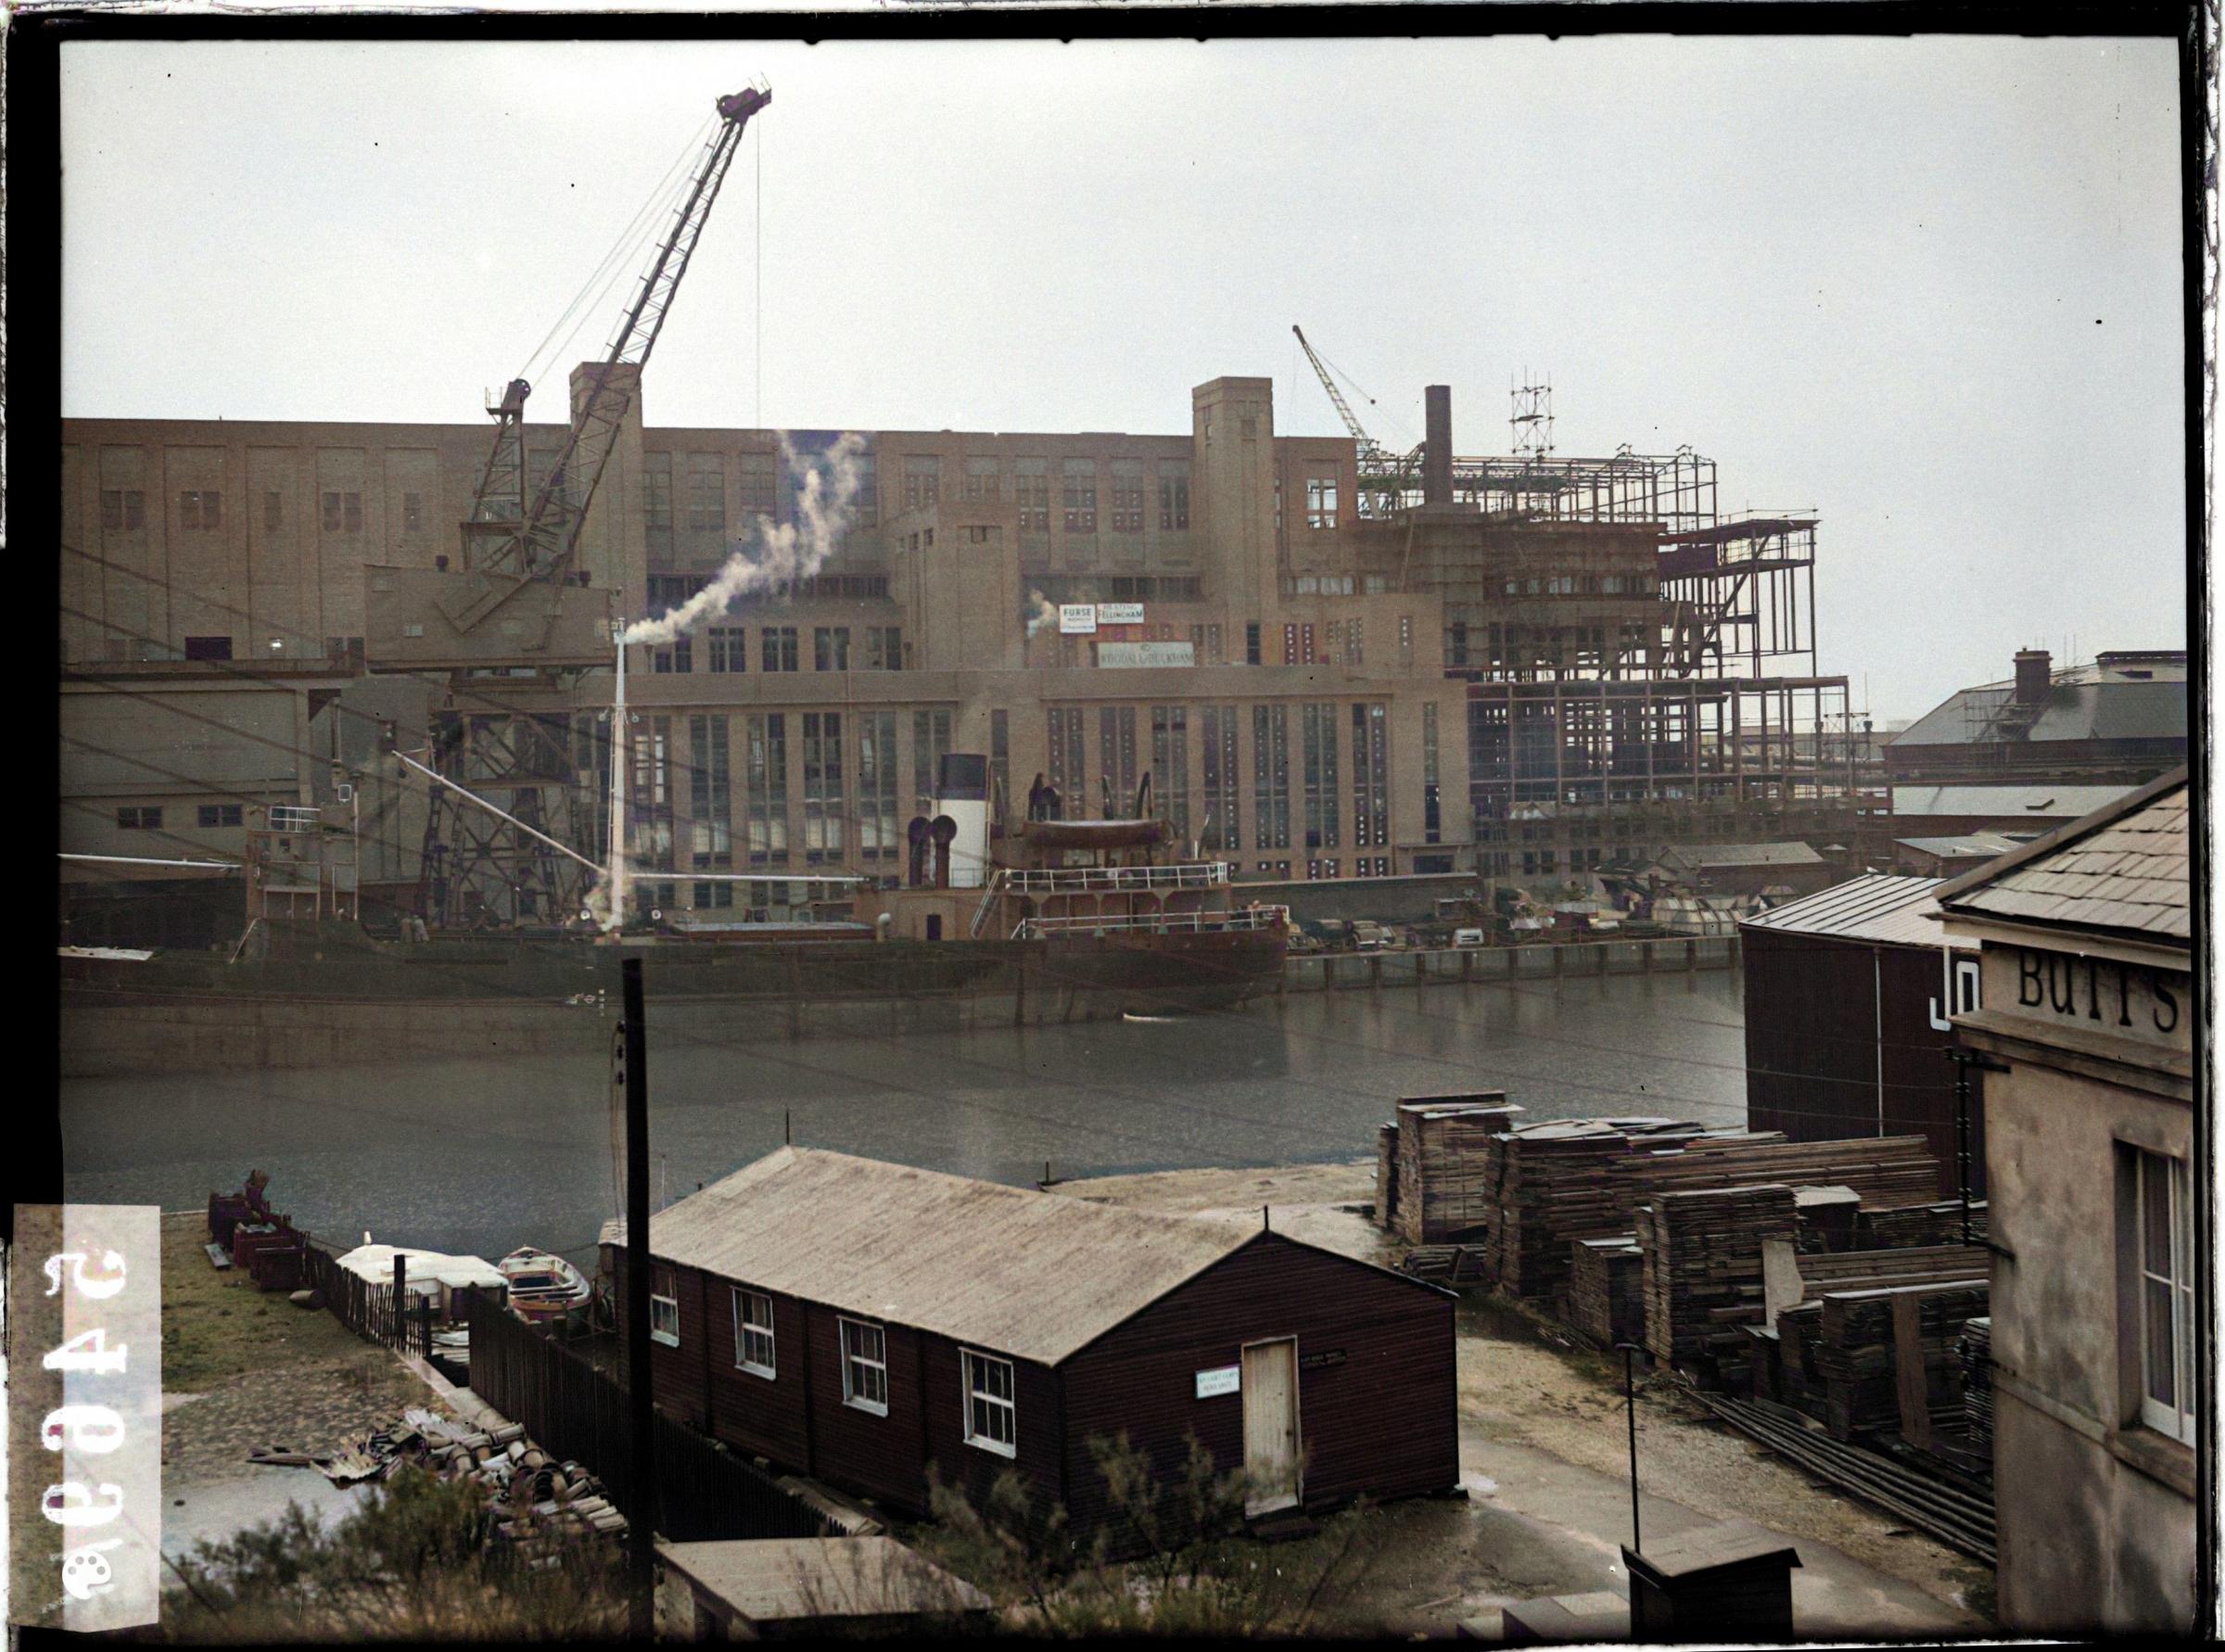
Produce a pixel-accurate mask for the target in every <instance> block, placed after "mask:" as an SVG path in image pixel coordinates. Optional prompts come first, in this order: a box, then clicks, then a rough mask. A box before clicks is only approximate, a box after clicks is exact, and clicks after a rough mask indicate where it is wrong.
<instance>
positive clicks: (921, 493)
mask: <svg viewBox="0 0 2225 1652" xmlns="http://www.w3.org/2000/svg"><path fill="white" fill-rule="evenodd" d="M942 490H943V462H942V459H941V458H940V457H939V456H938V455H936V454H934V453H907V454H906V455H905V456H904V508H905V509H906V510H908V511H916V510H919V509H922V507H924V506H927V505H932V504H934V503H935V502H937V501H938V500H939V499H940V498H941V496H942Z"/></svg>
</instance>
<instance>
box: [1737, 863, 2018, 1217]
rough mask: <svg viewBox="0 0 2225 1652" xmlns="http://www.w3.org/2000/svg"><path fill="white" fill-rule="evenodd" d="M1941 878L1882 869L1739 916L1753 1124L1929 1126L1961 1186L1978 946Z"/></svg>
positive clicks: (1973, 1137) (1881, 1131)
mask: <svg viewBox="0 0 2225 1652" xmlns="http://www.w3.org/2000/svg"><path fill="white" fill-rule="evenodd" d="M1938 887H1939V880H1938V879H1936V878H1903V877H1888V876H1885V875H1882V874H1872V875H1870V876H1867V877H1861V878H1856V879H1853V880H1852V881H1850V882H1849V883H1841V884H1839V885H1837V887H1836V888H1832V889H1826V890H1825V891H1824V892H1823V893H1822V894H1820V895H1812V896H1808V897H1807V898H1806V899H1804V900H1796V901H1793V902H1791V903H1790V904H1788V905H1786V906H1782V907H1777V908H1774V909H1772V910H1770V911H1768V912H1764V913H1762V914H1761V916H1759V917H1755V918H1749V919H1748V920H1747V921H1745V922H1744V923H1742V924H1740V925H1739V935H1740V940H1741V943H1742V945H1743V947H1744V948H1745V954H1746V957H1745V963H1746V970H1745V974H1746V1065H1747V1077H1746V1121H1747V1124H1748V1126H1749V1127H1750V1128H1753V1129H1756V1130H1782V1131H1783V1132H1784V1133H1785V1134H1786V1136H1787V1137H1791V1138H1792V1139H1793V1140H1795V1141H1832V1140H1837V1139H1839V1138H1842V1137H1862V1136H1870V1137H1879V1136H1907V1135H1921V1136H1922V1137H1924V1139H1925V1142H1926V1145H1927V1146H1929V1148H1930V1149H1931V1151H1932V1153H1933V1156H1934V1157H1936V1158H1937V1159H1938V1160H1939V1197H1940V1198H1941V1199H1951V1198H1953V1197H1954V1196H1955V1195H1956V1193H1957V1192H1958V1191H1959V1187H1958V1183H1957V1181H1956V1175H1957V1170H1956V1162H1955V1146H1956V1143H1955V1111H1956V1103H1955V1091H1954V1078H1955V1074H1954V1067H1953V1064H1952V1062H1951V1061H1948V1059H1947V1048H1948V1046H1950V1045H1951V1044H1953V1043H1954V1042H1955V1035H1954V1030H1953V1028H1952V1026H1950V1025H1949V1023H1948V1020H1947V1018H1948V1016H1949V1015H1950V1014H1951V1013H1952V1012H1953V1011H1954V1010H1975V1009H1977V998H1978V974H1977V952H1976V951H1975V950H1974V949H1971V948H1970V947H1968V945H1967V943H1962V944H1952V943H1950V941H1949V939H1948V936H1947V934H1946V932H1945V931H1944V930H1943V929H1942V928H1941V927H1940V926H1939V922H1938V921H1937V916H1936V915H1937V913H1938V910H1939V902H1938V900H1937V898H1936V897H1935V896H1934V891H1935V890H1936V889H1938ZM1970 1177H1971V1196H1972V1197H1973V1198H1981V1197H1983V1195H1984V1193H1985V1086H1984V1080H1983V1077H1982V1075H1981V1074H1977V1073H1973V1074H1970Z"/></svg>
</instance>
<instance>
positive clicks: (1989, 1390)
mask: <svg viewBox="0 0 2225 1652" xmlns="http://www.w3.org/2000/svg"><path fill="white" fill-rule="evenodd" d="M1955 1352H1956V1354H1957V1356H1958V1358H1959V1359H1960V1360H1961V1363H1962V1367H1963V1426H1964V1430H1966V1431H1967V1433H1968V1434H1969V1437H1970V1449H1971V1450H1972V1451H1973V1452H1976V1453H1978V1454H1981V1455H1985V1456H1988V1457H1990V1456H1991V1455H1993V1321H1992V1319H1991V1317H1990V1316H1986V1317H1980V1318H1977V1319H1973V1320H1971V1321H1969V1322H1968V1323H1967V1324H1965V1325H1964V1327H1963V1334H1962V1338H1961V1341H1959V1342H1958V1343H1957V1345H1956V1350H1955Z"/></svg>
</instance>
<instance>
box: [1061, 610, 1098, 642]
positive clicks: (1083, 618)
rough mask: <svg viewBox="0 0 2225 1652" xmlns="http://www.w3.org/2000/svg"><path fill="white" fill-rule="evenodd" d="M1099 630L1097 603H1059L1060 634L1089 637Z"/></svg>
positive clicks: (1063, 635)
mask: <svg viewBox="0 0 2225 1652" xmlns="http://www.w3.org/2000/svg"><path fill="white" fill-rule="evenodd" d="M1096 631H1097V604H1095V603H1061V604H1059V635H1061V636H1062V637H1087V636H1093V635H1095V634H1096Z"/></svg>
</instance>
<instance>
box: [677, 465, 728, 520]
mask: <svg viewBox="0 0 2225 1652" xmlns="http://www.w3.org/2000/svg"><path fill="white" fill-rule="evenodd" d="M687 508H688V531H689V532H690V533H693V534H716V535H721V536H723V535H724V534H725V532H726V461H725V460H724V459H723V458H722V457H721V456H720V455H718V454H717V453H690V454H689V455H688V493H687Z"/></svg>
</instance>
